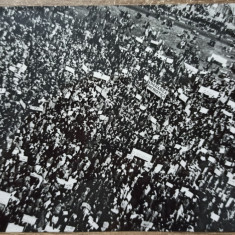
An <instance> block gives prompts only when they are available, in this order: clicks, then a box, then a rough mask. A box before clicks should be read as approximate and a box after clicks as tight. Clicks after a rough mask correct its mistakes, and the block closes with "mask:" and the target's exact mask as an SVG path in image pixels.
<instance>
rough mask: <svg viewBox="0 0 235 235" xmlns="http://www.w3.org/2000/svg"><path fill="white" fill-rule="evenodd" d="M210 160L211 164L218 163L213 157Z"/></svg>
mask: <svg viewBox="0 0 235 235" xmlns="http://www.w3.org/2000/svg"><path fill="white" fill-rule="evenodd" d="M208 160H209V161H210V162H212V163H216V160H215V158H213V157H211V156H210V157H209V158H208Z"/></svg>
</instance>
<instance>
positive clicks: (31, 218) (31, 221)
mask: <svg viewBox="0 0 235 235" xmlns="http://www.w3.org/2000/svg"><path fill="white" fill-rule="evenodd" d="M36 221H37V218H36V217H35V216H31V215H26V214H24V215H23V218H22V222H24V223H27V224H31V225H34V224H35V223H36Z"/></svg>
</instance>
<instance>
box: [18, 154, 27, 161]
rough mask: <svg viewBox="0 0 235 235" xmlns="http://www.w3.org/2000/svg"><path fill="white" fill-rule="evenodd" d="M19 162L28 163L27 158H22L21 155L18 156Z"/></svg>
mask: <svg viewBox="0 0 235 235" xmlns="http://www.w3.org/2000/svg"><path fill="white" fill-rule="evenodd" d="M19 160H20V161H21V162H27V161H28V157H27V156H24V155H23V154H19Z"/></svg>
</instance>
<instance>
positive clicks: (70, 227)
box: [64, 225, 75, 233]
mask: <svg viewBox="0 0 235 235" xmlns="http://www.w3.org/2000/svg"><path fill="white" fill-rule="evenodd" d="M74 230H75V227H73V226H69V225H66V226H65V229H64V232H66V233H72V232H74Z"/></svg>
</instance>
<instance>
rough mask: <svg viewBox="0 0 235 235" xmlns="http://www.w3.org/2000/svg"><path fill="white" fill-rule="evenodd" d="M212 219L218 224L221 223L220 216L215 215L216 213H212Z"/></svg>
mask: <svg viewBox="0 0 235 235" xmlns="http://www.w3.org/2000/svg"><path fill="white" fill-rule="evenodd" d="M211 219H213V220H214V221H216V222H218V221H219V216H218V215H217V214H215V213H214V212H211Z"/></svg>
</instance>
